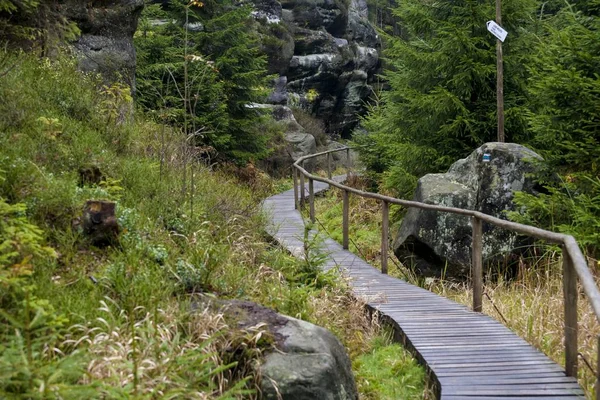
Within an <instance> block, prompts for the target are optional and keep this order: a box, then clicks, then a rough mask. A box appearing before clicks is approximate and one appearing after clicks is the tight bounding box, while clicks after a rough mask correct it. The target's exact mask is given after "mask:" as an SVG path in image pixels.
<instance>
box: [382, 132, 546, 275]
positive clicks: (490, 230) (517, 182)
mask: <svg viewBox="0 0 600 400" xmlns="http://www.w3.org/2000/svg"><path fill="white" fill-rule="evenodd" d="M484 154H489V155H490V157H491V161H489V162H484V161H483V155H484ZM540 159H541V157H540V156H539V155H538V154H536V153H534V152H533V151H531V150H529V149H527V148H526V147H523V146H521V145H518V144H513V143H486V144H485V145H483V146H481V147H480V148H478V149H477V150H475V151H474V152H473V153H471V155H469V157H467V158H465V159H463V160H459V161H457V162H456V163H454V164H453V165H452V166H451V167H450V169H449V170H448V172H447V173H445V174H429V175H425V176H424V177H422V178H421V179H419V182H418V185H417V190H416V192H415V195H414V200H416V201H420V202H424V203H427V204H437V205H444V206H449V207H457V208H466V209H470V210H477V211H480V212H483V213H486V214H489V215H493V216H495V217H498V218H504V219H505V218H506V212H507V211H513V210H514V209H515V205H514V203H513V201H512V200H513V195H514V192H516V191H524V192H527V193H536V190H535V189H536V183H535V181H534V180H533V178H532V177H531V174H532V173H533V172H534V171H535V169H536V167H535V164H534V163H532V162H531V161H534V160H540ZM471 242H472V231H471V224H470V220H469V219H468V218H466V217H462V216H458V215H453V214H448V213H438V212H434V211H424V210H420V209H417V208H411V209H409V211H408V212H407V214H406V216H405V218H404V219H403V221H402V225H401V227H400V230H399V232H398V235H397V237H396V240H395V242H394V253H395V254H396V256H397V257H398V258H399V259H400V260H401V261H402V262H403V263H405V264H406V265H407V266H410V267H412V268H413V269H414V271H415V272H416V273H418V274H419V275H422V276H441V275H444V276H445V277H452V278H463V277H466V276H467V275H468V274H469V271H470V264H471ZM518 247H519V237H518V235H517V234H514V233H512V232H509V231H506V230H503V229H499V228H496V227H494V226H491V225H488V224H484V240H483V257H484V262H485V263H486V264H487V265H488V266H490V267H491V266H492V264H496V263H498V262H500V261H502V260H505V259H506V257H507V256H510V255H512V254H515V252H516V251H517V250H516V249H517V248H518Z"/></svg>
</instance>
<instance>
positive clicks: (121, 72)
mask: <svg viewBox="0 0 600 400" xmlns="http://www.w3.org/2000/svg"><path fill="white" fill-rule="evenodd" d="M143 7H144V1H143V0H123V1H102V2H89V1H87V2H86V1H75V0H69V1H66V2H64V4H62V5H61V13H62V14H63V15H64V16H65V17H66V19H67V20H69V21H74V22H76V23H77V26H78V27H79V29H80V30H81V36H80V37H79V38H78V39H77V41H75V42H74V43H73V48H74V49H75V53H76V54H77V56H78V58H79V61H80V66H81V69H82V70H84V71H86V72H99V73H100V74H102V75H103V76H104V77H105V79H106V80H107V81H108V82H115V81H122V82H124V83H127V84H129V85H130V86H131V87H132V88H134V87H135V65H136V64H135V48H134V46H133V34H134V33H135V30H136V29H137V23H138V18H139V16H140V13H141V12H142V9H143Z"/></svg>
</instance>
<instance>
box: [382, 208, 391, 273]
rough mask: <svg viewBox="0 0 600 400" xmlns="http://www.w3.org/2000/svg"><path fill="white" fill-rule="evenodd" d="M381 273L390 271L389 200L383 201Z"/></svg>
mask: <svg viewBox="0 0 600 400" xmlns="http://www.w3.org/2000/svg"><path fill="white" fill-rule="evenodd" d="M381 213H382V217H383V218H382V221H381V273H382V274H387V273H388V247H389V239H388V234H389V230H390V205H389V204H388V202H387V201H383V202H381Z"/></svg>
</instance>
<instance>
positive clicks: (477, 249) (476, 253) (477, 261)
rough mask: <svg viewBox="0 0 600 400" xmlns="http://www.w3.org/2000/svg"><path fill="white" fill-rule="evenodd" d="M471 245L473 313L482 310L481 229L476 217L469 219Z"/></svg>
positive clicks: (479, 221)
mask: <svg viewBox="0 0 600 400" xmlns="http://www.w3.org/2000/svg"><path fill="white" fill-rule="evenodd" d="M471 225H472V226H473V243H472V255H471V258H472V259H471V264H472V268H473V311H477V312H481V311H482V310H483V228H482V223H481V220H480V219H479V218H477V217H473V218H472V219H471Z"/></svg>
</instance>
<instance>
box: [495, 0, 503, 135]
mask: <svg viewBox="0 0 600 400" xmlns="http://www.w3.org/2000/svg"><path fill="white" fill-rule="evenodd" d="M496 23H497V24H498V25H500V26H502V0H496ZM496 69H497V76H496V91H497V94H496V96H497V98H496V101H497V106H498V141H499V142H504V140H505V138H504V62H503V54H502V41H500V40H496Z"/></svg>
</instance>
